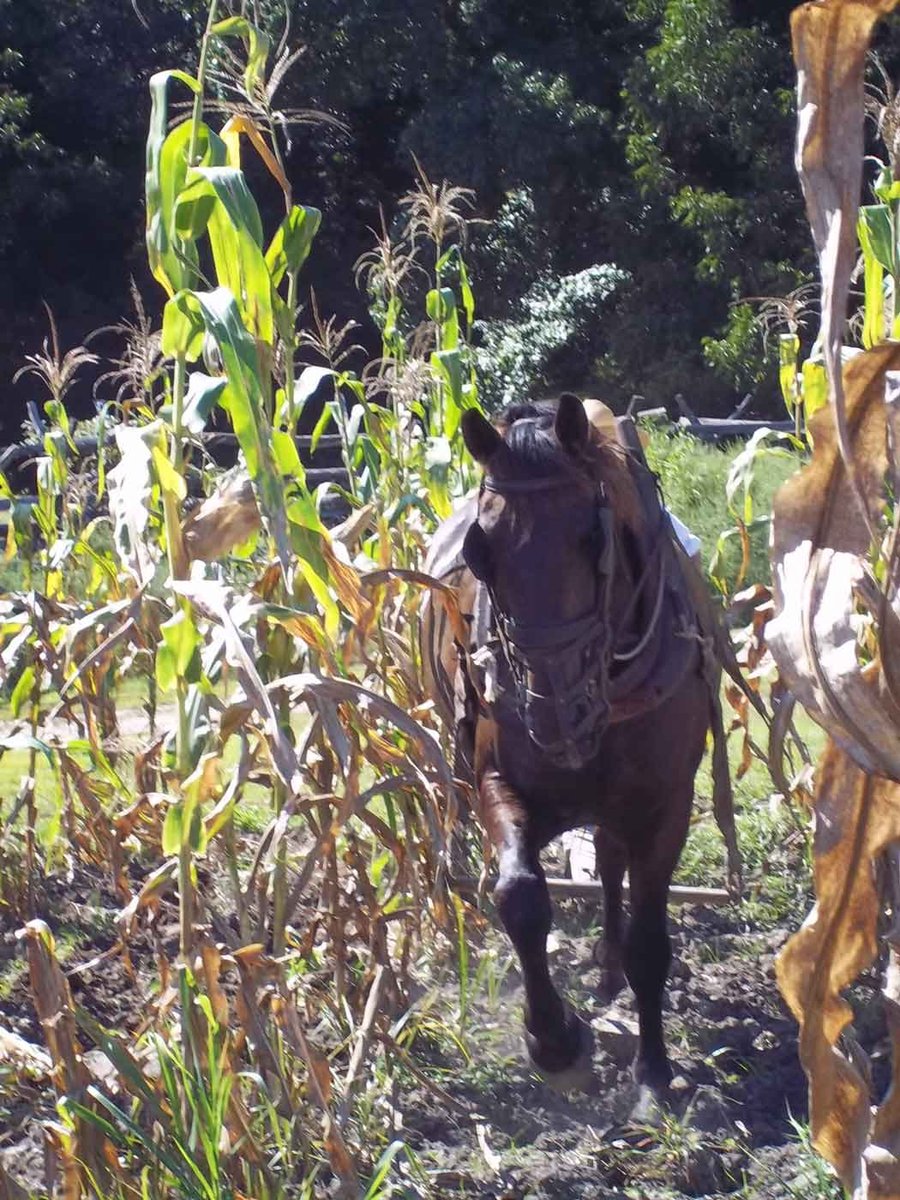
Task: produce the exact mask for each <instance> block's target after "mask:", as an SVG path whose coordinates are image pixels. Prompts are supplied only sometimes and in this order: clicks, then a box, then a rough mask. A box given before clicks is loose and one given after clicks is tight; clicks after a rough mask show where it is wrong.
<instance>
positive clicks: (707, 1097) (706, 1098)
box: [684, 1087, 732, 1133]
mask: <svg viewBox="0 0 900 1200" xmlns="http://www.w3.org/2000/svg"><path fill="white" fill-rule="evenodd" d="M729 1108H730V1106H729V1104H728V1101H727V1100H726V1099H725V1097H724V1096H723V1095H722V1093H721V1092H720V1091H719V1089H718V1088H715V1087H699V1088H697V1091H696V1092H695V1093H694V1096H693V1098H692V1100H691V1102H690V1104H689V1105H688V1107H687V1111H686V1112H685V1114H684V1116H685V1120H686V1121H687V1123H688V1124H689V1125H690V1126H691V1127H692V1128H694V1129H697V1130H699V1131H700V1132H701V1133H717V1132H719V1131H720V1130H723V1129H728V1128H730V1127H731V1124H732V1118H731V1113H730V1111H729Z"/></svg>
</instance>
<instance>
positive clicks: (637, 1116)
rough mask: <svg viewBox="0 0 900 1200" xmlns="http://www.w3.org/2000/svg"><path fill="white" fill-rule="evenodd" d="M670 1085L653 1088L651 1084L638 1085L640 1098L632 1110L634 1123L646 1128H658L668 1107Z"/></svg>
mask: <svg viewBox="0 0 900 1200" xmlns="http://www.w3.org/2000/svg"><path fill="white" fill-rule="evenodd" d="M668 1090H669V1089H668V1087H664V1088H653V1087H650V1085H649V1084H646V1083H642V1084H639V1085H638V1098H637V1100H636V1102H635V1104H634V1107H633V1108H632V1110H631V1115H630V1120H631V1123H632V1124H633V1125H640V1126H641V1127H642V1128H644V1129H658V1128H659V1126H660V1125H661V1124H662V1122H663V1118H664V1117H665V1115H666V1110H667V1108H668V1103H667V1101H668Z"/></svg>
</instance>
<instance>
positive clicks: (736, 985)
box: [401, 903, 841, 1200]
mask: <svg viewBox="0 0 900 1200" xmlns="http://www.w3.org/2000/svg"><path fill="white" fill-rule="evenodd" d="M589 911H590V910H589V909H588V908H587V906H585V905H584V904H583V903H581V904H579V905H576V904H574V903H572V904H569V905H568V906H567V912H566V914H565V917H564V919H563V925H564V928H563V931H562V932H561V933H559V934H558V935H557V936H556V944H557V948H556V949H555V951H554V954H553V970H554V974H555V976H556V978H557V980H558V981H559V982H560V983H561V984H563V985H567V995H568V996H569V999H570V1000H571V1001H572V1002H573V1003H574V1004H575V1005H577V1007H578V1008H579V1011H580V1012H581V1013H582V1014H583V1015H584V1016H586V1017H587V1018H588V1019H589V1020H591V1021H592V1022H593V1024H594V1025H595V1029H596V1031H597V1046H596V1049H595V1054H594V1068H595V1074H596V1094H593V1095H573V1096H571V1097H564V1096H559V1095H557V1094H556V1093H555V1092H553V1091H552V1090H551V1089H550V1088H549V1087H547V1086H546V1085H545V1084H544V1083H542V1082H541V1081H539V1080H538V1079H537V1078H536V1077H535V1076H534V1075H533V1074H532V1073H531V1072H530V1071H529V1069H528V1068H527V1066H526V1065H525V1063H524V1060H523V1053H522V1048H521V1037H520V1032H519V1020H520V1013H521V987H520V981H519V979H518V975H517V974H516V972H515V971H514V970H512V969H509V970H508V971H505V970H504V964H505V960H506V956H507V946H506V943H505V941H504V940H503V939H502V938H501V936H500V935H499V934H498V933H497V932H495V931H493V930H492V931H490V932H489V933H488V936H487V939H486V941H485V944H484V946H483V947H481V948H480V949H479V950H478V952H477V961H478V962H479V964H480V966H479V970H480V976H481V978H480V979H479V980H478V981H477V982H476V989H477V990H476V995H475V996H474V998H473V1003H472V1005H471V1008H470V1012H469V1019H468V1022H467V1030H468V1033H467V1043H468V1046H467V1048H468V1050H469V1053H470V1055H471V1060H470V1061H469V1062H468V1063H467V1062H465V1061H464V1060H462V1058H461V1055H460V1054H459V1053H458V1052H457V1051H455V1050H454V1049H453V1047H452V1046H446V1047H442V1046H441V1045H440V1044H439V1041H438V1042H437V1043H435V1044H433V1045H431V1046H430V1047H429V1050H428V1052H427V1053H425V1051H424V1050H423V1048H422V1047H421V1046H420V1048H419V1049H420V1054H421V1055H422V1058H424V1059H426V1060H427V1061H428V1062H429V1065H430V1069H431V1072H432V1077H433V1078H434V1079H435V1081H436V1082H438V1083H439V1085H440V1086H441V1087H442V1088H443V1089H444V1091H445V1092H446V1093H448V1095H449V1097H450V1098H451V1099H452V1102H453V1107H452V1109H451V1107H450V1105H449V1104H448V1103H447V1100H446V1099H445V1098H444V1097H441V1096H440V1095H438V1094H437V1093H436V1092H433V1091H430V1090H429V1089H428V1088H426V1087H421V1086H419V1087H413V1088H411V1089H410V1091H409V1092H407V1093H406V1094H405V1096H404V1097H403V1100H402V1104H401V1108H402V1111H403V1114H404V1126H405V1136H406V1138H407V1139H408V1141H409V1143H410V1145H412V1146H413V1147H414V1148H415V1149H416V1151H417V1153H418V1154H419V1156H420V1158H421V1160H422V1163H423V1165H425V1167H426V1169H427V1170H428V1172H429V1174H430V1176H431V1178H432V1180H433V1183H434V1190H435V1194H436V1195H438V1196H441V1197H450V1196H459V1197H473V1198H474V1197H479V1198H484V1200H486V1198H488V1197H491V1198H495V1200H500V1198H504V1200H580V1198H584V1200H589V1198H590V1200H613V1198H616V1200H619V1198H621V1200H624V1198H625V1197H629V1198H634V1200H676V1198H680V1197H688V1196H690V1197H695V1196H706V1197H713V1196H741V1197H746V1198H747V1200H751V1198H752V1200H763V1198H764V1197H765V1198H766V1200H820V1198H822V1200H825V1198H828V1200H836V1198H837V1197H839V1196H840V1194H841V1193H840V1190H839V1189H838V1188H837V1187H836V1185H835V1184H834V1182H833V1180H831V1179H830V1178H829V1176H828V1172H827V1169H826V1168H825V1167H824V1166H822V1164H820V1163H819V1162H818V1160H817V1159H816V1158H815V1157H814V1156H813V1155H812V1153H811V1152H810V1151H809V1149H808V1147H806V1146H805V1145H804V1144H803V1143H802V1142H801V1141H800V1140H799V1137H798V1130H797V1127H796V1126H795V1125H793V1124H792V1120H793V1121H796V1122H802V1121H805V1118H806V1084H805V1080H804V1077H803V1073H802V1071H801V1069H800V1065H799V1062H798V1060H797V1049H796V1027H795V1025H794V1022H793V1021H792V1020H791V1018H790V1016H789V1014H787V1012H786V1011H785V1009H784V1008H783V1006H782V1004H781V1001H780V999H779V997H778V993H777V990H776V988H775V982H774V969H773V964H774V956H775V953H776V951H777V950H778V948H779V947H780V946H781V945H782V944H783V942H784V940H785V938H786V937H787V936H788V931H787V930H785V929H777V930H775V931H772V932H765V933H763V932H750V931H747V930H746V929H744V928H742V927H741V924H740V922H739V920H738V919H737V917H736V916H735V914H734V913H733V912H730V911H725V910H713V909H703V910H701V909H694V910H682V911H681V912H680V913H679V912H673V927H674V928H673V942H674V951H675V959H674V962H673V967H672V975H673V978H672V981H671V984H670V988H669V995H668V1003H667V1012H666V1018H665V1020H666V1031H667V1039H668V1044H669V1047H670V1052H671V1054H672V1058H673V1066H674V1069H675V1071H676V1078H675V1080H674V1083H673V1089H672V1091H673V1111H672V1114H671V1116H670V1117H668V1118H667V1119H666V1120H665V1121H664V1122H663V1124H662V1126H661V1127H660V1128H658V1129H655V1130H650V1129H644V1130H640V1129H635V1128H633V1127H629V1115H630V1111H631V1108H632V1106H633V1104H634V1101H635V1098H636V1091H635V1088H634V1085H633V1084H632V1083H631V1080H630V1072H629V1063H630V1058H631V1055H632V1052H633V1048H634V1036H633V1033H632V1032H631V1031H632V1030H633V1029H634V1012H633V1008H632V1005H631V1001H630V993H629V995H628V996H627V997H624V998H623V999H622V1000H621V1002H617V1004H616V1006H615V1008H614V1009H612V1010H604V1009H602V1008H601V1007H600V1006H599V1005H598V1003H597V1001H596V1000H595V998H594V996H595V989H596V987H597V985H598V982H599V978H598V971H597V968H596V967H595V966H594V965H593V963H592V954H591V952H592V948H593V944H594V940H595V938H594V935H593V934H589V935H588V934H586V932H585V927H586V924H587V922H588V920H589ZM475 958H476V954H475V952H474V950H473V960H474V959H475ZM485 964H493V965H485ZM492 972H493V977H491V973H492ZM457 1000H458V997H457V996H455V995H454V994H453V991H452V988H451V987H450V985H448V988H447V990H446V992H445V993H444V994H443V995H441V996H440V997H439V998H438V1000H437V1002H436V1005H435V1008H436V1010H437V1011H440V1010H443V1011H447V1009H448V1008H451V1007H452V1006H453V1004H454V1003H455V1002H457Z"/></svg>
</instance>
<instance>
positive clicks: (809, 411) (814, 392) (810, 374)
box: [800, 358, 828, 421]
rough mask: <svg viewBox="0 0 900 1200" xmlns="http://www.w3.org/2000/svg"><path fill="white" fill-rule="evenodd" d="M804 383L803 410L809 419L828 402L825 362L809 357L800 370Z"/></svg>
mask: <svg viewBox="0 0 900 1200" xmlns="http://www.w3.org/2000/svg"><path fill="white" fill-rule="evenodd" d="M800 377H801V380H802V383H803V412H804V415H805V416H806V419H807V421H808V420H809V418H810V417H811V416H812V415H813V414H814V413H817V412H818V411H819V409H820V408H824V407H825V405H826V404H827V403H828V376H827V375H826V374H825V364H824V363H823V362H822V361H821V360H819V359H815V358H808V359H807V360H806V362H805V363H804V364H803V367H802V369H801V372H800Z"/></svg>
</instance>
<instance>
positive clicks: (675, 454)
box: [645, 426, 800, 583]
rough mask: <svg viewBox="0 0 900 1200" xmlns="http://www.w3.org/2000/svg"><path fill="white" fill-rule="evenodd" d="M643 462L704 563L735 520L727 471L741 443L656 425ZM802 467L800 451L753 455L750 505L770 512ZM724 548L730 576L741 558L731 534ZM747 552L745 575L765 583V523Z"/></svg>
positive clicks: (752, 536)
mask: <svg viewBox="0 0 900 1200" xmlns="http://www.w3.org/2000/svg"><path fill="white" fill-rule="evenodd" d="M648 433H649V437H650V440H649V444H648V445H647V447H646V451H645V453H646V456H647V462H648V464H649V465H650V468H651V470H653V471H655V472H656V474H657V475H658V476H659V479H660V483H661V485H662V490H663V495H664V496H665V498H666V504H667V505H668V506H669V508H670V509H671V510H672V512H673V513H675V515H676V516H677V517H680V519H681V520H682V521H684V523H685V524H686V525H688V526H689V527H690V529H691V531H692V532H693V533H695V534H696V535H697V537H698V538H699V539H700V542H701V544H702V546H703V561H704V563H705V564H706V565H707V566H708V565H709V563H710V562H711V561H712V557H713V555H714V553H715V550H716V543H717V542H718V540H719V536H720V534H721V533H722V532H723V531H724V530H726V529H730V528H731V527H732V526H733V525H734V519H733V518H732V516H731V514H730V513H729V511H728V504H727V501H726V499H725V485H726V482H727V480H728V472H729V471H730V470H731V464H732V463H733V462H734V459H735V457H736V455H737V454H739V453H740V452H741V451H742V450H743V449H744V444H743V443H735V442H729V443H726V444H725V445H723V446H712V445H708V444H707V443H705V442H700V441H698V440H697V439H696V438H694V437H691V435H690V434H688V433H678V432H676V433H672V432H669V431H666V430H663V429H660V428H659V427H657V426H650V427H649V428H648ZM799 466H800V458H799V456H795V455H791V456H790V457H787V458H786V457H783V456H781V455H779V456H775V455H769V454H766V453H764V452H762V453H760V454H759V455H758V456H757V459H756V462H755V465H754V472H753V487H752V494H753V504H754V512H755V513H756V514H761V513H770V512H771V511H772V497H773V496H774V495H775V493H776V491H777V490H778V489H779V487H781V485H782V483H784V481H785V480H786V479H787V478H788V477H789V476H790V475H792V474H793V473H794V471H796V470H797V468H798V467H799ZM729 543H730V544H727V548H726V550H725V552H724V560H725V570H726V575H727V577H728V578H730V579H733V578H734V576H735V574H736V572H737V568H738V565H739V562H740V551H739V547H738V543H737V539H736V538H732V539H729ZM750 545H751V556H750V566H749V569H748V572H747V579H748V580H752V581H754V582H759V583H766V582H768V581H769V579H770V578H771V574H770V569H769V553H768V546H769V525H768V523H765V524H761V525H758V526H756V527H755V528H754V529H753V530H752V531H751V533H750Z"/></svg>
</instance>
